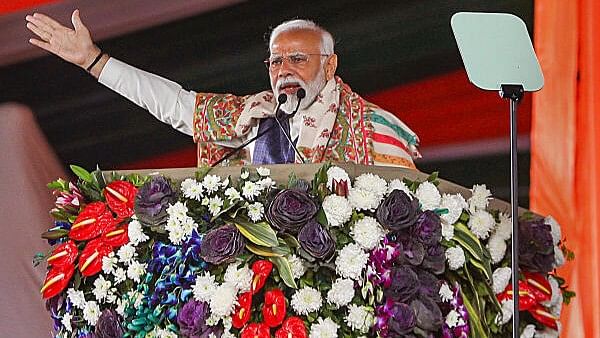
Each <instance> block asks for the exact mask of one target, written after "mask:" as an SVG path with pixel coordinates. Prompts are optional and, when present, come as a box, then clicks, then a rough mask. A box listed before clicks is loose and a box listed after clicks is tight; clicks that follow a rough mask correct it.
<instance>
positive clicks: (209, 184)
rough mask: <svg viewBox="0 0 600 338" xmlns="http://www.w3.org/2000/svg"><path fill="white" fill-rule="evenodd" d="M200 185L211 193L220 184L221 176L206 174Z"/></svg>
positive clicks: (217, 188) (215, 190)
mask: <svg viewBox="0 0 600 338" xmlns="http://www.w3.org/2000/svg"><path fill="white" fill-rule="evenodd" d="M202 185H203V186H204V189H206V192H207V193H209V194H212V193H214V192H217V190H219V187H220V186H221V178H220V177H219V176H217V175H206V176H204V179H203V180H202Z"/></svg>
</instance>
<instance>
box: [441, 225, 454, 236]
mask: <svg viewBox="0 0 600 338" xmlns="http://www.w3.org/2000/svg"><path fill="white" fill-rule="evenodd" d="M442 237H444V239H445V240H447V241H449V240H451V239H452V238H454V225H452V224H447V223H446V222H442Z"/></svg>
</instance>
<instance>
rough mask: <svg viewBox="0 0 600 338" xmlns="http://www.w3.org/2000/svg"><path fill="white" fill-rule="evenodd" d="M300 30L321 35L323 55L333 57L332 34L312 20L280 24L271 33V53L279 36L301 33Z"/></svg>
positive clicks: (297, 20)
mask: <svg viewBox="0 0 600 338" xmlns="http://www.w3.org/2000/svg"><path fill="white" fill-rule="evenodd" d="M300 30H309V31H314V32H317V33H319V34H321V53H323V54H327V55H331V54H333V53H334V52H333V44H334V43H333V36H332V35H331V33H329V32H328V31H326V30H325V29H323V28H322V27H321V26H319V25H317V24H316V23H314V22H313V21H310V20H301V19H296V20H290V21H286V22H283V23H281V24H279V25H278V26H277V27H275V28H274V29H273V31H272V32H271V36H270V37H269V51H270V50H271V48H272V47H273V42H274V41H275V38H276V37H277V36H279V34H281V33H284V32H289V31H300Z"/></svg>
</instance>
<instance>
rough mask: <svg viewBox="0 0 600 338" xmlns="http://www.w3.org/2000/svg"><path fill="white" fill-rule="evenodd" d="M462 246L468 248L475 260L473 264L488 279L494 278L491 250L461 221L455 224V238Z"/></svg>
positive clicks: (472, 261)
mask: <svg viewBox="0 0 600 338" xmlns="http://www.w3.org/2000/svg"><path fill="white" fill-rule="evenodd" d="M453 239H454V240H455V241H456V242H457V243H458V244H460V246H461V247H462V248H464V249H465V250H467V251H468V252H469V253H470V254H471V256H473V258H474V259H475V260H471V264H473V265H474V266H475V267H477V268H478V269H479V270H481V272H482V273H483V274H484V275H485V278H486V279H487V280H488V281H491V280H492V267H491V265H490V259H489V256H490V255H489V252H488V251H487V249H485V248H484V247H483V246H482V245H481V242H479V239H478V238H477V237H476V236H475V235H474V234H473V233H472V232H471V230H469V228H467V226H466V225H464V224H463V223H461V222H458V223H456V224H454V238H453Z"/></svg>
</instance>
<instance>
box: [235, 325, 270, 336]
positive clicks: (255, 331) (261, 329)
mask: <svg viewBox="0 0 600 338" xmlns="http://www.w3.org/2000/svg"><path fill="white" fill-rule="evenodd" d="M240 337H241V338H270V337H271V332H270V331H269V327H268V326H267V325H266V324H264V323H251V324H248V326H246V327H245V328H244V329H243V330H242V333H241V335H240Z"/></svg>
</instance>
